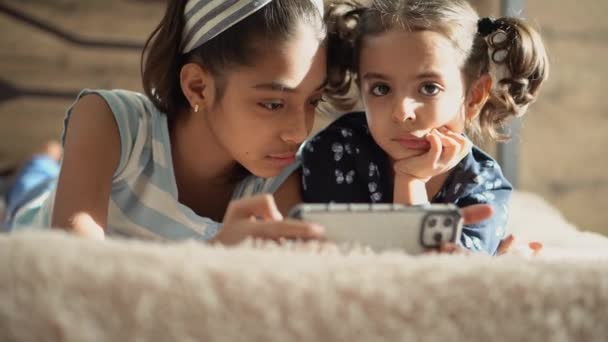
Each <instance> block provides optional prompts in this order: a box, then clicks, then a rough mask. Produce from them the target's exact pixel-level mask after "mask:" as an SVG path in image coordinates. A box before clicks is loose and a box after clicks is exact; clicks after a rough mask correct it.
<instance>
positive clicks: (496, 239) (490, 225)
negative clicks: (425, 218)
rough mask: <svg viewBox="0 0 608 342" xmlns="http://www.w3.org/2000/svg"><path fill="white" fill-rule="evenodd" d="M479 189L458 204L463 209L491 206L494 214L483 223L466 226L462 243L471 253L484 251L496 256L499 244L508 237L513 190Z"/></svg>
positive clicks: (505, 188)
mask: <svg viewBox="0 0 608 342" xmlns="http://www.w3.org/2000/svg"><path fill="white" fill-rule="evenodd" d="M477 189H478V191H475V192H472V193H470V194H469V195H467V196H465V197H462V198H461V199H460V200H459V201H458V203H456V204H457V205H458V206H459V207H461V208H463V207H467V206H469V205H473V204H490V205H491V206H492V209H494V214H493V215H492V217H491V218H489V219H487V220H485V221H483V222H480V223H477V224H469V225H465V226H464V227H463V230H462V237H461V239H460V243H461V245H462V246H463V247H465V248H467V249H469V250H471V251H483V252H486V253H488V254H489V255H495V254H496V250H497V248H498V244H499V243H500V241H501V240H502V239H503V238H504V237H505V235H506V224H507V219H508V210H509V199H510V197H511V192H512V190H511V189H510V188H508V187H501V188H496V189H490V190H486V189H484V188H482V187H479V188H477Z"/></svg>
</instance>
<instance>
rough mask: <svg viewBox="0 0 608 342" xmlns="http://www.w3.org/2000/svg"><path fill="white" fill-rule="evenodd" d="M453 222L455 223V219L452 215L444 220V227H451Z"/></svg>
mask: <svg viewBox="0 0 608 342" xmlns="http://www.w3.org/2000/svg"><path fill="white" fill-rule="evenodd" d="M453 224H454V220H452V218H451V217H448V218H446V219H445V220H444V221H443V225H444V227H451V226H452V225H453Z"/></svg>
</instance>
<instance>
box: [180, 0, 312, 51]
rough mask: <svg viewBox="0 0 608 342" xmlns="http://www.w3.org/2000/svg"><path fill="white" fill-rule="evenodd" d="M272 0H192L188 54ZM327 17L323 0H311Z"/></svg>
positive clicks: (186, 12)
mask: <svg viewBox="0 0 608 342" xmlns="http://www.w3.org/2000/svg"><path fill="white" fill-rule="evenodd" d="M271 1H272V0H188V2H187V3H186V8H185V9H184V19H185V21H186V23H185V25H184V32H183V33H182V35H183V38H182V53H184V54H186V53H188V52H190V51H192V50H194V49H196V48H198V47H199V46H201V45H203V44H204V43H206V42H208V41H209V40H211V39H212V38H214V37H216V36H217V35H219V34H220V33H222V32H224V31H226V30H227V29H229V28H230V27H232V26H234V25H235V24H237V23H238V22H240V21H242V20H243V19H245V18H247V17H248V16H250V15H251V14H253V13H255V12H256V11H257V10H259V9H260V8H262V7H264V6H266V5H268V3H270V2H271ZM310 1H311V2H312V3H314V4H315V6H316V7H317V8H318V9H319V12H320V13H321V16H323V0H310Z"/></svg>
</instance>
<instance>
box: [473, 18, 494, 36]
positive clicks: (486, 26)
mask: <svg viewBox="0 0 608 342" xmlns="http://www.w3.org/2000/svg"><path fill="white" fill-rule="evenodd" d="M499 28H500V25H499V24H498V23H496V21H494V19H492V18H490V17H485V18H481V19H479V21H477V33H479V34H480V35H481V36H482V37H487V36H488V35H490V34H492V33H494V32H495V31H496V30H498V29H499Z"/></svg>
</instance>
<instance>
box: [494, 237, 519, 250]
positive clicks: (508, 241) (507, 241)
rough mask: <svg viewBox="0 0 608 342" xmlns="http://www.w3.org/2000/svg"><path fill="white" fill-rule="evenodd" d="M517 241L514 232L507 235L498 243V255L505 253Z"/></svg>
mask: <svg viewBox="0 0 608 342" xmlns="http://www.w3.org/2000/svg"><path fill="white" fill-rule="evenodd" d="M514 242H515V236H513V234H509V235H508V236H507V237H505V238H504V239H502V240H501V241H500V244H499V245H498V249H497V250H496V255H503V254H506V253H508V252H509V250H510V249H511V247H513V243H514Z"/></svg>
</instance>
